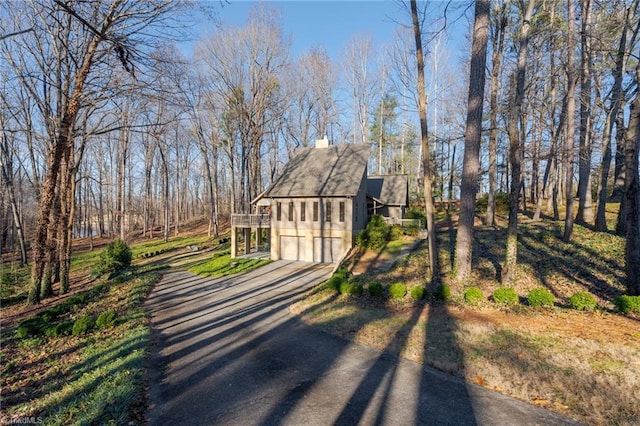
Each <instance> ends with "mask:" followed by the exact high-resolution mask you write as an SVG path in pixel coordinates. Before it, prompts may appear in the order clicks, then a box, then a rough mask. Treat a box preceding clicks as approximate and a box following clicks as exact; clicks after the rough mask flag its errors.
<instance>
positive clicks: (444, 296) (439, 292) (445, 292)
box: [434, 284, 451, 301]
mask: <svg viewBox="0 0 640 426" xmlns="http://www.w3.org/2000/svg"><path fill="white" fill-rule="evenodd" d="M434 296H435V298H436V300H443V301H447V300H450V299H451V286H450V285H449V284H441V285H439V286H438V287H436V292H435V294H434Z"/></svg>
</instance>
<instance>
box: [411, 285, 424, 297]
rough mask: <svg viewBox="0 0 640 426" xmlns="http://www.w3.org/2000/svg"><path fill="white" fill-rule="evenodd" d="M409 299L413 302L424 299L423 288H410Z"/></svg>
mask: <svg viewBox="0 0 640 426" xmlns="http://www.w3.org/2000/svg"><path fill="white" fill-rule="evenodd" d="M411 298H412V299H413V300H421V299H423V298H424V287H422V286H420V285H418V286H415V287H412V288H411Z"/></svg>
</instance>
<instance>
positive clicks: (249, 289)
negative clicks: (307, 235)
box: [146, 261, 571, 426]
mask: <svg viewBox="0 0 640 426" xmlns="http://www.w3.org/2000/svg"><path fill="white" fill-rule="evenodd" d="M330 273H331V266H329V265H318V264H310V263H304V262H290V261H277V262H273V263H271V264H269V265H267V266H264V267H262V268H260V269H257V270H255V271H252V272H249V273H246V274H242V275H237V276H233V277H226V278H222V279H211V278H202V277H198V276H195V275H192V274H190V273H188V272H175V273H169V274H167V275H165V277H164V278H163V279H162V281H161V282H160V283H158V285H157V286H156V287H155V289H154V291H153V292H152V294H151V295H150V297H149V298H148V300H147V303H146V306H147V308H148V309H150V310H151V312H152V326H153V329H154V336H155V343H154V349H153V352H152V354H151V361H150V383H149V385H150V390H149V402H150V411H149V415H148V420H149V423H150V424H152V425H172V426H173V425H214V424H222V425H258V424H260V425H274V424H287V425H305V426H310V425H331V424H340V425H355V424H366V425H373V424H388V425H412V424H451V425H454V424H455V425H460V424H490V425H495V424H510V425H513V424H527V425H533V424H571V421H570V420H567V419H564V418H562V417H559V416H556V415H554V414H552V413H549V412H547V411H546V410H543V409H540V408H538V407H535V406H533V405H530V404H526V403H523V402H521V401H518V400H515V399H512V398H508V397H505V396H503V395H500V394H497V393H495V392H491V391H489V390H487V389H484V388H482V387H479V386H474V385H470V384H468V383H465V382H464V381H461V380H458V379H456V378H453V377H450V376H448V375H445V374H442V373H439V372H437V371H435V370H432V369H429V368H425V367H423V366H422V365H420V364H417V363H414V362H411V361H407V360H404V359H399V358H397V357H394V356H391V355H388V354H386V353H383V352H380V351H377V350H375V349H372V348H368V347H365V346H362V345H359V344H355V343H352V342H349V341H347V340H344V339H342V338H339V337H335V336H332V335H329V334H327V333H324V332H322V331H320V330H318V329H315V328H312V327H309V326H306V325H305V324H303V323H302V322H301V321H299V320H298V319H297V318H296V317H294V316H292V315H291V314H289V311H288V306H289V305H290V304H291V303H293V302H294V301H296V300H298V299H299V298H301V297H304V295H305V293H306V292H307V290H309V289H310V288H311V287H313V286H314V285H315V284H317V283H318V282H320V281H322V280H324V279H326V278H327V277H328V276H329V274H330Z"/></svg>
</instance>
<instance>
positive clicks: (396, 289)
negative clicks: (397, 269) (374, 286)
mask: <svg viewBox="0 0 640 426" xmlns="http://www.w3.org/2000/svg"><path fill="white" fill-rule="evenodd" d="M405 294H407V286H406V285H405V284H404V283H401V282H397V283H393V284H391V285H390V286H389V296H391V298H392V299H402V298H403V297H404V296H405Z"/></svg>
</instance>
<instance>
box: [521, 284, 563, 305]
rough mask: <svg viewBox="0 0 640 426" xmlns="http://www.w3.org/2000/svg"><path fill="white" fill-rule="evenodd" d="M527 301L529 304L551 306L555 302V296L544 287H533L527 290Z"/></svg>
mask: <svg viewBox="0 0 640 426" xmlns="http://www.w3.org/2000/svg"><path fill="white" fill-rule="evenodd" d="M527 302H528V303H529V306H532V307H534V308H537V307H552V306H553V305H554V304H555V303H556V298H555V296H554V295H553V294H552V293H551V292H550V291H549V290H547V289H546V288H542V287H540V288H534V289H533V290H531V291H530V292H529V295H528V296H527Z"/></svg>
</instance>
